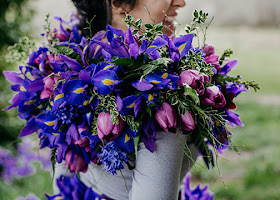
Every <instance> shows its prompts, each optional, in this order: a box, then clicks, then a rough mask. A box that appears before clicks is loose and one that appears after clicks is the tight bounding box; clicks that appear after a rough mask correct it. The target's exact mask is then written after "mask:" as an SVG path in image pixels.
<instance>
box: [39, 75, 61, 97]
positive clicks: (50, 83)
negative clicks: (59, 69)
mask: <svg viewBox="0 0 280 200" xmlns="http://www.w3.org/2000/svg"><path fill="white" fill-rule="evenodd" d="M59 78H60V77H48V76H47V77H45V78H44V79H43V82H44V89H43V91H42V92H41V95H40V98H41V99H46V98H49V97H50V96H51V95H52V94H53V88H54V85H55V82H56V81H57V80H58V79H59Z"/></svg>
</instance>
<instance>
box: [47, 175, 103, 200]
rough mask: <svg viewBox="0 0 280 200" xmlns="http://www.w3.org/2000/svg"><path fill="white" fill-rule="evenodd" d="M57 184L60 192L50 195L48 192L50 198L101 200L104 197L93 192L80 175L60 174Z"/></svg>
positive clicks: (53, 199) (54, 199)
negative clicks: (81, 179) (80, 178)
mask: <svg viewBox="0 0 280 200" xmlns="http://www.w3.org/2000/svg"><path fill="white" fill-rule="evenodd" d="M56 182H57V186H58V188H59V190H60V193H59V194H56V195H53V196H49V195H47V194H46V197H47V199H48V200H56V199H67V200H82V199H84V200H101V199H103V197H102V196H101V195H98V194H97V193H95V192H93V191H92V190H91V188H88V187H87V186H86V185H85V184H83V183H82V182H81V181H80V180H79V178H78V175H76V174H75V175H74V177H67V176H64V175H62V176H60V178H59V179H57V180H56Z"/></svg>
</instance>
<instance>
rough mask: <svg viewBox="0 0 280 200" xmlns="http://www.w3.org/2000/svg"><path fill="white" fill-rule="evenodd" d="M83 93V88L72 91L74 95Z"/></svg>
mask: <svg viewBox="0 0 280 200" xmlns="http://www.w3.org/2000/svg"><path fill="white" fill-rule="evenodd" d="M83 92H84V88H78V89H76V90H74V93H77V94H81V93H83Z"/></svg>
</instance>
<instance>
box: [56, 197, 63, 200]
mask: <svg viewBox="0 0 280 200" xmlns="http://www.w3.org/2000/svg"><path fill="white" fill-rule="evenodd" d="M63 199H64V198H63V196H58V197H55V198H54V200H63Z"/></svg>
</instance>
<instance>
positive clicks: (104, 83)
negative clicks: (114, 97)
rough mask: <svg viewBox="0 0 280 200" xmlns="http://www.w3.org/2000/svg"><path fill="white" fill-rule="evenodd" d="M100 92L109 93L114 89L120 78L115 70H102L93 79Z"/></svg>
mask: <svg viewBox="0 0 280 200" xmlns="http://www.w3.org/2000/svg"><path fill="white" fill-rule="evenodd" d="M91 82H92V83H93V84H94V86H95V87H96V88H97V91H98V93H99V94H102V95H108V94H110V92H112V91H113V90H114V87H115V85H116V84H118V83H119V78H118V77H117V75H116V73H115V72H114V71H110V70H102V71H99V72H97V73H96V74H95V75H94V76H93V77H92V79H91Z"/></svg>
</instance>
